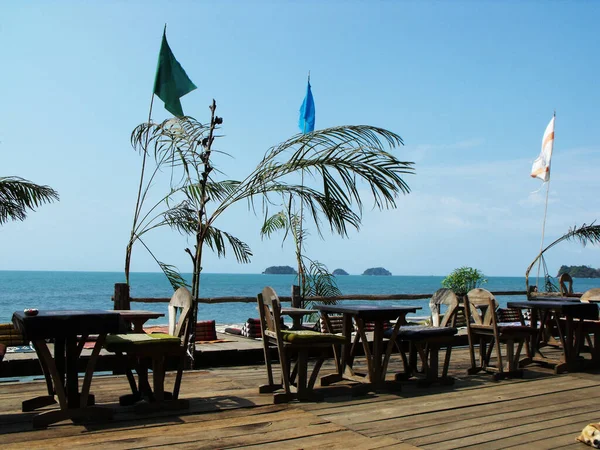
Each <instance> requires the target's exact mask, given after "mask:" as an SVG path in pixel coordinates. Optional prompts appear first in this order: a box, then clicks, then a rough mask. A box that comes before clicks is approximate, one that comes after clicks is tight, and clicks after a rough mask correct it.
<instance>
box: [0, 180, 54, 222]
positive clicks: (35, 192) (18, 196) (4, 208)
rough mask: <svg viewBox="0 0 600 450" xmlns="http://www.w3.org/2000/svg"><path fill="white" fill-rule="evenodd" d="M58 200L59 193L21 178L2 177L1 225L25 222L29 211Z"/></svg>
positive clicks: (0, 188) (0, 194)
mask: <svg viewBox="0 0 600 450" xmlns="http://www.w3.org/2000/svg"><path fill="white" fill-rule="evenodd" d="M54 200H58V192H56V191H55V190H54V189H52V188H51V187H49V186H40V185H38V184H35V183H32V182H31V181H28V180H25V179H24V178H20V177H0V225H2V224H4V223H6V222H8V221H9V220H25V218H26V217H27V210H28V209H30V210H33V209H34V208H37V207H38V206H40V205H42V204H44V203H50V202H52V201H54Z"/></svg>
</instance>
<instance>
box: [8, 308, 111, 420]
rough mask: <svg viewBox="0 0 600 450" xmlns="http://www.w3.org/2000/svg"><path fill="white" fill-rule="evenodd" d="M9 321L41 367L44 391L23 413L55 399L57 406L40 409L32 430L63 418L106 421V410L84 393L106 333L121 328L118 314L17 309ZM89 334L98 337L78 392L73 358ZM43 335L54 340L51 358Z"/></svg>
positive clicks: (26, 403)
mask: <svg viewBox="0 0 600 450" xmlns="http://www.w3.org/2000/svg"><path fill="white" fill-rule="evenodd" d="M12 322H13V324H14V326H15V328H16V329H17V330H19V331H20V332H21V333H23V335H24V336H25V339H27V340H30V341H31V342H32V343H33V347H34V348H35V351H36V353H37V356H38V359H39V361H40V364H41V366H42V370H43V372H44V376H45V377H46V383H47V387H48V395H47V396H42V397H37V398H35V399H31V400H26V401H24V402H23V405H22V408H23V411H32V410H35V409H37V408H40V407H42V406H46V405H49V404H52V403H56V401H55V399H54V396H55V395H56V397H58V402H59V404H60V410H52V411H47V412H43V413H41V414H39V415H37V416H35V417H34V419H33V425H34V427H35V428H40V427H46V426H48V425H50V424H52V423H55V422H59V421H62V420H65V419H72V420H77V419H107V418H110V417H112V410H110V409H108V408H101V407H96V406H93V405H94V398H93V396H90V394H89V391H90V386H91V383H92V376H93V374H94V367H95V365H96V361H97V359H98V355H99V353H100V350H101V349H102V345H103V344H104V341H105V339H106V335H107V334H108V333H118V332H119V331H120V330H121V329H122V328H123V322H122V319H121V317H120V315H119V313H117V312H114V311H102V310H85V309H82V310H40V311H39V312H38V314H37V315H35V316H28V315H25V313H24V312H23V311H17V312H15V313H14V314H13V317H12ZM90 334H97V335H98V338H97V339H96V343H95V345H94V348H93V350H92V355H91V356H90V358H89V360H88V363H87V367H86V372H85V377H84V380H83V384H82V387H81V391H80V390H79V379H78V370H77V362H78V359H79V356H80V355H81V351H82V350H83V346H84V344H85V341H86V339H87V338H88V337H89V335H90ZM46 339H53V340H54V356H52V354H51V353H50V350H49V348H48V345H47V343H46Z"/></svg>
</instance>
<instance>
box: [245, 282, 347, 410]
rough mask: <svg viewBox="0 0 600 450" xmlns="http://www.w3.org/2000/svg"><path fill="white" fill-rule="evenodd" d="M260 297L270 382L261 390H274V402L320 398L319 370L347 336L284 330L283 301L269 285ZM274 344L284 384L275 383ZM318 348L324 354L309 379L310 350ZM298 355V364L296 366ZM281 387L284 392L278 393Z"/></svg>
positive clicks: (269, 391) (266, 362) (262, 329)
mask: <svg viewBox="0 0 600 450" xmlns="http://www.w3.org/2000/svg"><path fill="white" fill-rule="evenodd" d="M257 297H258V310H259V312H260V321H261V331H262V337H263V348H264V354H265V366H266V368H267V379H268V384H266V385H262V386H260V387H259V392H260V393H274V396H273V401H274V403H283V402H289V401H291V400H293V399H298V400H314V399H319V396H317V395H315V393H314V391H313V387H314V384H315V381H316V379H317V376H318V374H319V370H320V369H321V366H322V364H323V361H324V360H325V358H326V357H327V355H328V350H329V349H330V348H331V347H332V346H334V345H341V344H343V343H344V337H343V336H339V335H335V334H330V333H319V332H318V331H313V330H282V328H281V304H280V302H279V297H278V296H277V294H276V293H275V291H274V290H273V288H271V287H268V286H267V287H265V288H264V289H263V291H262V292H261V293H260V294H258V296H257ZM270 345H274V346H276V347H277V352H278V355H279V363H280V365H281V383H275V382H274V379H273V369H272V365H271V358H270V354H269V346H270ZM314 350H320V355H319V357H318V359H317V361H316V362H315V365H314V367H313V370H312V373H311V375H310V379H308V356H309V352H311V351H314ZM294 357H295V366H294V367H292V359H293V358H294ZM281 389H283V393H278V392H276V391H278V390H281Z"/></svg>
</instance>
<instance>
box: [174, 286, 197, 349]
mask: <svg viewBox="0 0 600 450" xmlns="http://www.w3.org/2000/svg"><path fill="white" fill-rule="evenodd" d="M192 304H193V298H192V293H191V292H190V291H189V290H188V288H186V287H180V288H179V289H177V290H176V291H175V293H174V294H173V297H171V301H170V302H169V334H170V335H172V336H177V337H181V336H182V335H183V333H186V334H187V328H188V323H189V319H190V314H191V312H192ZM178 313H179V317H177V314H178Z"/></svg>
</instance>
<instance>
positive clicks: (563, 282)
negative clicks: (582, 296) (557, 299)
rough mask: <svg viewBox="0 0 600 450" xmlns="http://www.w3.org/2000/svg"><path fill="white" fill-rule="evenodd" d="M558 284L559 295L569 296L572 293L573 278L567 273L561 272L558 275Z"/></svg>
mask: <svg viewBox="0 0 600 450" xmlns="http://www.w3.org/2000/svg"><path fill="white" fill-rule="evenodd" d="M558 285H559V288H560V295H562V296H565V297H567V296H569V294H572V293H573V278H572V277H571V275H569V274H568V273H563V274H562V275H561V276H560V277H558Z"/></svg>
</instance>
